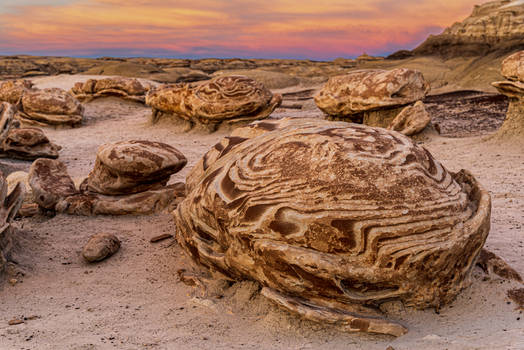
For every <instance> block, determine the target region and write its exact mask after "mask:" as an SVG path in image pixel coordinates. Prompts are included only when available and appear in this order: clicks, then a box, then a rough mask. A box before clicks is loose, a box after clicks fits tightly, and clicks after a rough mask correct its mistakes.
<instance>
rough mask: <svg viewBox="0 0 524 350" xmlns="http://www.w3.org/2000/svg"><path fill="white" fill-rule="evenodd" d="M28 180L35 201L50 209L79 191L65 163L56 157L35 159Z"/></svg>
mask: <svg viewBox="0 0 524 350" xmlns="http://www.w3.org/2000/svg"><path fill="white" fill-rule="evenodd" d="M28 181H29V185H30V186H31V189H32V191H33V200H34V202H35V203H37V204H38V205H39V206H41V207H42V208H45V209H48V210H54V209H55V205H56V204H57V203H58V202H59V201H61V200H62V199H64V198H66V197H68V196H72V195H75V194H77V193H78V191H77V189H76V188H75V184H74V182H73V180H72V179H71V177H70V176H69V174H68V173H67V167H66V166H65V164H64V163H62V162H60V161H58V160H55V159H46V158H40V159H37V160H35V161H34V162H33V164H31V168H30V169H29V177H28Z"/></svg>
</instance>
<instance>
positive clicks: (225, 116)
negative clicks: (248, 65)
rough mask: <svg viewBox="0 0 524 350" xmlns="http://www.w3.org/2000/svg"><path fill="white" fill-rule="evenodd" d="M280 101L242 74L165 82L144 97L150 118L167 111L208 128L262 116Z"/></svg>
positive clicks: (273, 108)
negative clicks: (196, 83) (199, 81)
mask: <svg viewBox="0 0 524 350" xmlns="http://www.w3.org/2000/svg"><path fill="white" fill-rule="evenodd" d="M281 102H282V96H281V95H278V94H276V95H273V94H272V93H271V91H269V90H268V89H266V88H265V87H264V86H263V85H262V84H261V83H259V82H257V81H255V80H253V79H250V78H248V77H245V76H241V75H234V76H222V77H218V78H215V79H213V80H211V81H210V82H208V83H205V84H202V85H200V86H197V87H190V86H189V85H187V84H186V85H184V84H176V85H168V86H164V87H160V88H158V89H156V90H152V91H151V92H150V93H148V95H147V97H146V103H147V104H148V105H149V106H151V107H152V109H153V122H155V121H156V120H158V118H159V117H160V116H161V115H163V114H167V115H172V116H175V117H177V118H180V119H182V120H186V121H188V122H190V123H191V125H193V124H195V123H197V124H204V125H208V126H209V127H211V129H213V128H215V127H216V126H217V125H219V124H221V123H223V122H226V123H236V122H246V121H253V120H257V119H264V118H266V117H268V116H269V115H270V114H271V113H272V112H273V111H274V110H275V108H277V107H278V106H279V105H280V103H281Z"/></svg>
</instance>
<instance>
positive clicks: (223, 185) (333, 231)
mask: <svg viewBox="0 0 524 350" xmlns="http://www.w3.org/2000/svg"><path fill="white" fill-rule="evenodd" d="M282 122H283V123H287V124H288V125H286V126H283V127H279V125H278V122H274V123H272V124H274V125H273V126H269V125H264V126H263V128H259V131H260V134H259V135H258V136H256V135H254V133H251V135H253V137H251V138H245V139H244V140H236V141H235V142H234V145H233V146H231V147H228V148H227V147H226V148H224V149H222V150H221V151H220V154H219V155H218V156H216V155H215V156H214V157H213V159H208V162H206V164H205V166H204V167H202V168H200V170H196V171H193V172H191V174H190V175H189V176H188V183H189V177H193V178H192V179H191V186H189V185H188V190H189V191H188V193H187V197H186V199H185V200H183V201H182V203H180V205H179V206H178V207H177V209H176V210H175V211H174V219H175V223H176V226H177V231H176V238H177V240H178V242H179V243H180V245H181V246H182V247H183V248H184V249H185V250H186V252H187V253H188V254H189V255H190V256H191V257H192V258H193V259H194V260H195V261H196V262H198V263H200V264H202V265H205V266H208V267H211V268H213V269H215V270H218V271H220V272H222V273H224V274H226V275H228V276H230V277H231V278H234V279H251V280H256V281H258V282H259V283H261V284H262V286H263V291H262V293H263V294H264V295H266V296H267V297H269V298H270V299H272V300H274V301H275V302H277V303H278V304H280V305H282V306H284V307H286V308H288V309H290V310H292V311H294V312H298V313H299V314H301V315H303V316H305V317H307V318H310V319H313V320H322V321H326V322H330V323H334V324H337V325H339V326H341V327H342V328H344V329H346V330H348V331H364V332H374V333H385V334H391V335H395V336H399V335H401V334H403V333H405V332H406V329H405V328H404V327H403V326H401V325H399V324H396V323H394V322H389V321H387V320H385V319H383V318H381V315H380V314H377V312H376V311H375V309H374V308H372V307H373V306H378V305H380V304H381V303H383V302H385V301H389V300H395V299H396V300H400V301H402V302H404V303H405V304H406V305H410V306H415V307H420V308H423V307H439V306H441V305H443V304H446V303H449V302H451V301H452V300H453V298H454V297H455V296H456V295H457V294H458V293H459V292H460V290H461V289H462V288H464V287H466V286H467V285H468V279H469V275H470V272H471V269H472V267H473V265H474V262H475V259H476V258H477V256H478V254H479V252H480V250H481V248H482V246H483V244H484V242H485V240H486V237H487V235H488V232H489V227H490V226H489V225H490V209H491V204H490V196H489V194H488V192H487V191H486V190H484V189H483V188H482V187H481V186H480V185H479V184H478V183H477V181H476V180H475V178H474V177H473V176H472V175H471V174H469V173H468V172H467V171H465V170H462V171H460V172H458V173H451V172H448V171H447V170H446V169H445V168H444V167H443V166H442V165H441V164H440V163H439V162H438V161H436V160H435V159H434V158H433V157H432V155H431V154H430V153H429V152H428V151H427V150H426V149H424V148H422V147H420V146H418V145H416V144H415V143H414V142H413V141H412V140H411V139H410V138H408V137H406V136H404V135H402V134H399V133H396V132H392V131H388V130H386V129H382V128H373V127H368V126H364V125H358V124H348V123H344V122H329V121H325V120H313V119H304V120H297V121H290V120H284V121H282ZM264 129H268V130H266V131H265V132H264ZM271 129H273V130H271ZM237 137H238V136H237ZM224 144H227V142H225V143H224Z"/></svg>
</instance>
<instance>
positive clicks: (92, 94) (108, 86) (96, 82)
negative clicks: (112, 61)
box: [71, 77, 149, 103]
mask: <svg viewBox="0 0 524 350" xmlns="http://www.w3.org/2000/svg"><path fill="white" fill-rule="evenodd" d="M148 88H149V87H146V86H144V85H143V84H142V83H140V81H139V80H137V79H132V78H123V77H112V78H103V79H89V80H88V81H86V82H85V83H81V82H79V83H76V84H75V85H74V86H73V88H72V89H71V93H72V94H73V95H74V96H75V97H76V98H77V99H78V100H80V101H85V102H89V101H91V100H93V99H95V98H99V97H107V96H117V97H121V98H123V99H125V100H130V101H135V102H141V103H144V102H145V95H146V92H147V90H148Z"/></svg>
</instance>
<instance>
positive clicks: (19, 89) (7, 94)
mask: <svg viewBox="0 0 524 350" xmlns="http://www.w3.org/2000/svg"><path fill="white" fill-rule="evenodd" d="M32 86H33V83H31V82H30V81H29V80H9V81H5V82H2V83H0V102H9V103H11V104H13V105H17V104H19V103H20V101H21V99H22V95H23V94H24V93H25V92H26V91H29V90H30V89H31V87H32Z"/></svg>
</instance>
